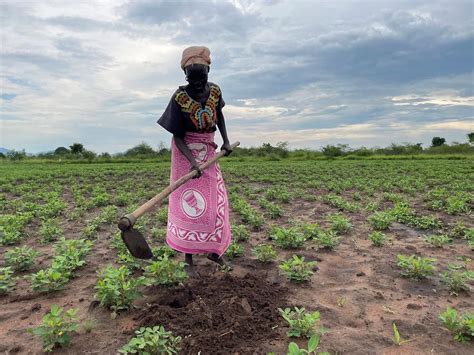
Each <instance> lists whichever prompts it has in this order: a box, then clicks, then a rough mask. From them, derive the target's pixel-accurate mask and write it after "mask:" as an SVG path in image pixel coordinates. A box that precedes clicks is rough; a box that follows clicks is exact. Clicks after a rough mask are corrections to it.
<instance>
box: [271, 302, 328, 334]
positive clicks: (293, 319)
mask: <svg viewBox="0 0 474 355" xmlns="http://www.w3.org/2000/svg"><path fill="white" fill-rule="evenodd" d="M278 311H279V312H280V314H281V316H282V317H283V319H284V320H286V321H287V322H288V325H289V326H290V330H289V331H288V332H287V333H286V335H288V336H289V337H290V338H291V337H301V336H305V337H307V338H309V337H311V336H313V335H315V334H321V333H322V332H324V328H319V329H318V328H317V324H318V323H319V320H320V315H319V312H317V311H316V312H311V313H307V312H306V310H305V308H304V307H301V308H298V307H294V309H293V310H292V309H290V308H285V309H284V310H283V309H281V308H278Z"/></svg>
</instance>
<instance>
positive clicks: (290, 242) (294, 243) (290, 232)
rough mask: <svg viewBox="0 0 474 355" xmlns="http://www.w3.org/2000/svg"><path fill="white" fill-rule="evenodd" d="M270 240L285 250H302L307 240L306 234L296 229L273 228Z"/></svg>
mask: <svg viewBox="0 0 474 355" xmlns="http://www.w3.org/2000/svg"><path fill="white" fill-rule="evenodd" d="M270 238H271V239H273V241H274V242H275V244H276V245H278V246H279V247H281V248H285V249H294V248H300V247H302V246H303V245H304V242H305V240H306V238H305V236H304V234H303V233H301V232H300V231H299V230H298V229H297V228H295V227H293V228H289V229H286V228H281V227H273V229H272V231H271V232H270Z"/></svg>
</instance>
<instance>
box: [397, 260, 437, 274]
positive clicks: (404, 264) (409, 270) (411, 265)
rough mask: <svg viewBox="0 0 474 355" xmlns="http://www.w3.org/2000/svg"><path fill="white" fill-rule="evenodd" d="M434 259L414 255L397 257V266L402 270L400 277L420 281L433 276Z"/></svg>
mask: <svg viewBox="0 0 474 355" xmlns="http://www.w3.org/2000/svg"><path fill="white" fill-rule="evenodd" d="M435 261H436V260H435V259H432V258H422V257H419V256H415V255H410V256H405V255H398V264H397V265H398V266H399V267H400V268H401V269H402V270H403V271H402V273H401V274H402V276H405V277H408V278H410V279H416V280H420V279H423V278H426V277H428V276H430V275H432V274H433V271H434V270H435V267H434V266H433V263H434V262H435Z"/></svg>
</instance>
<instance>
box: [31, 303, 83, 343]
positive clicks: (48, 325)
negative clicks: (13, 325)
mask: <svg viewBox="0 0 474 355" xmlns="http://www.w3.org/2000/svg"><path fill="white" fill-rule="evenodd" d="M63 310H64V309H63V308H59V307H58V306H57V305H55V304H53V305H52V306H51V310H50V311H49V313H47V314H46V315H45V316H44V317H43V320H42V324H41V325H40V326H39V327H37V328H34V329H28V331H29V332H30V333H32V334H34V335H37V336H39V337H40V338H41V340H42V341H43V351H45V352H51V351H53V350H54V349H55V348H58V347H64V346H67V345H69V343H70V342H71V334H72V333H73V332H75V331H76V330H77V326H78V324H77V323H76V320H77V317H76V314H77V312H78V308H71V309H69V310H67V311H66V312H65V313H63Z"/></svg>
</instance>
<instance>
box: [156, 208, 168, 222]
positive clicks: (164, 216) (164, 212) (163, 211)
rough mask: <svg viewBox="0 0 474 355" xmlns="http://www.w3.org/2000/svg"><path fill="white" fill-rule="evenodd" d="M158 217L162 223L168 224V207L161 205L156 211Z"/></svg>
mask: <svg viewBox="0 0 474 355" xmlns="http://www.w3.org/2000/svg"><path fill="white" fill-rule="evenodd" d="M156 217H157V218H158V222H160V224H161V225H163V226H166V225H167V224H168V207H161V208H160V209H159V210H158V212H157V213H156Z"/></svg>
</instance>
